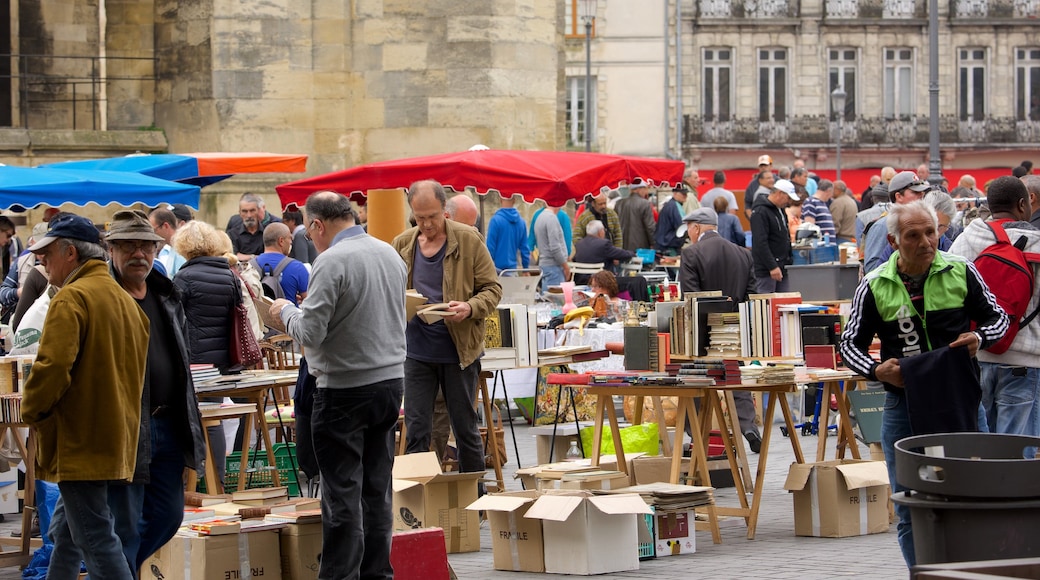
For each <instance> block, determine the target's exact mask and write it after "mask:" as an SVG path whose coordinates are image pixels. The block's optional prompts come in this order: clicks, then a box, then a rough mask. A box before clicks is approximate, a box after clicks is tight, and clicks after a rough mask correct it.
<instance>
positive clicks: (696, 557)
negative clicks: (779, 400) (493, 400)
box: [0, 421, 908, 580]
mask: <svg viewBox="0 0 1040 580" xmlns="http://www.w3.org/2000/svg"><path fill="white" fill-rule="evenodd" d="M514 427H515V432H516V440H517V444H518V445H519V448H520V456H521V463H522V464H523V466H525V467H528V466H531V465H532V464H533V463H534V462H535V442H534V436H533V435H531V434H530V433H529V432H528V427H527V426H526V425H524V424H522V422H520V421H517V422H516V423H515V425H514ZM506 437H507V448H508V450H509V463H508V465H507V466H506V468H505V472H506V473H505V476H506V487H507V489H510V490H514V489H516V490H518V489H521V487H520V482H519V480H514V479H512V477H513V472H514V471H515V470H516V468H517V463H516V458H515V457H514V455H515V453H514V451H513V449H514V447H513V435H512V432H511V430H510V429H509V426H508V425H506ZM801 440H802V447H803V449H804V451H805V454H806V456H807V457H814V456H815V451H816V438H815V437H802V439H801ZM828 442H829V443H830V450H831V451H830V453H829V455H830V456H833V454H834V451H833V449H834V442H833V438H832V439H830V440H829V441H828ZM864 453H866V449H864ZM758 457H759V456H758V455H754V454H752V455H750V461H751V472H752V473H755V471H756V469H757V464H758ZM793 460H794V454H793V452H792V451H791V445H790V443H789V441H788V440H787V439H786V438H784V437H783V436H781V434H780V431H779V428H777V427H774V431H773V436H772V441H771V442H770V453H769V458H768V464H767V469H766V483H765V491H764V494H763V500H762V511H761V514H760V518H759V523H758V532H757V535H756V537H755V539H754V540H748V539H747V537H746V528H745V527H744V523H743V520H742V519H737V518H729V519H726V520H724V521H723V522H722V543H721V544H718V545H716V544H712V542H711V535H710V533H708V532H706V531H703V532H697V552H696V553H695V554H691V555H685V556H671V557H666V558H658V559H654V560H647V561H643V562H640V565H639V570H638V571H632V572H625V573H617V574H609V575H603V576H600V577H601V578H632V579H635V578H646V579H653V580H669V579H679V578H682V579H687V578H711V579H715V578H719V579H729V578H733V579H737V578H739V579H746V580H751V579H763V580H765V579H769V580H774V579H781V578H799V579H815V578H835V577H849V578H863V579H885V580H888V579H893V578H906V577H908V574H907V570H906V567H905V566H904V565H903V560H902V557H901V555H900V553H899V547H898V546H897V544H896V536H895V526H894V525H893V526H892V527H891V529H890V530H889V532H888V533H884V534H874V535H870V536H860V537H853V538H842V539H828V538H803V537H796V536H795V535H794V509H793V507H792V500H791V496H790V494H788V492H786V491H784V489H783V484H784V480H785V478H786V477H787V469H788V467H789V466H790V464H791V462H792V461H793ZM716 497H717V502H718V504H719V505H737V499H736V494H735V492H734V490H733V488H728V489H721V490H719V491H718V492H717V496H716ZM18 519H19V518H18V516H17V514H15V515H10V514H9V515H7V516H6V521H4V522H2V523H0V535H2V536H5V537H9V536H10V535H11V531H13V530H15V529H17V527H18ZM8 549H11V548H8ZM633 549H634V548H633ZM448 559H449V561H450V562H451V565H452V568H453V569H454V570H455V573H456V574H457V575H458V577H459V578H460V579H462V580H481V579H489V580H493V579H509V580H523V579H527V578H543V579H544V578H545V576H544V575H542V574H530V573H522V572H499V571H495V570H494V569H493V566H492V563H491V562H492V560H491V539H490V529H489V528H488V526H487V523H486V522H485V523H484V524H483V526H482V528H481V550H480V551H479V552H473V553H469V554H452V555H450V556H449V558H448ZM16 578H21V574H20V573H19V571H18V569H17V568H0V580H13V579H16Z"/></svg>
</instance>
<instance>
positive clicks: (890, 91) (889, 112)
mask: <svg viewBox="0 0 1040 580" xmlns="http://www.w3.org/2000/svg"><path fill="white" fill-rule="evenodd" d="M895 91H896V73H895V69H893V68H892V67H885V90H884V94H885V98H884V114H885V117H886V118H889V119H890V118H892V117H894V116H895V110H896V104H895V94H896V93H895Z"/></svg>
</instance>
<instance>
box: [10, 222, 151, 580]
mask: <svg viewBox="0 0 1040 580" xmlns="http://www.w3.org/2000/svg"><path fill="white" fill-rule="evenodd" d="M29 250H30V251H31V252H33V253H34V254H36V255H37V256H38V257H39V258H40V261H41V263H42V264H43V266H44V268H46V270H47V278H48V279H49V281H50V283H51V284H53V285H54V286H57V287H60V288H61V290H59V291H58V293H57V294H55V296H54V299H53V300H51V304H50V308H48V311H47V318H46V321H45V322H44V326H43V335H42V336H41V338H40V348H39V352H38V353H37V355H36V362H35V363H33V368H32V372H31V373H30V374H29V379H28V380H27V381H26V384H25V389H24V393H23V395H22V419H23V420H25V422H27V423H29V424H30V425H32V426H33V427H34V428H36V431H37V434H38V437H39V449H38V451H37V453H36V469H37V471H36V475H37V477H39V478H41V479H44V480H47V481H52V482H55V483H57V484H58V489H59V490H60V491H61V499H60V500H59V501H58V505H57V507H56V508H55V511H54V518H53V519H52V521H51V527H50V530H49V531H48V533H49V534H50V537H51V539H52V540H53V541H54V551H53V553H52V554H51V562H50V570H49V576H50V577H53V578H75V577H77V576H78V575H79V564H80V559H81V558H82V559H83V560H85V561H86V564H87V571H88V572H89V573H90V575H91V577H94V578H106V579H109V578H114V579H129V578H134V576H135V575H134V573H133V571H132V570H131V567H130V565H129V564H128V563H127V559H126V557H125V556H124V555H123V545H122V543H121V542H120V540H119V538H118V536H116V533H115V529H114V519H113V515H112V510H111V509H110V507H109V503H108V490H109V487H111V486H117V485H123V484H125V483H127V482H129V481H130V480H131V479H132V478H133V476H134V469H135V467H136V464H137V443H138V438H139V432H140V425H141V394H142V390H143V387H144V376H145V364H146V357H147V355H148V317H147V316H145V313H144V312H143V311H142V310H141V308H140V307H138V306H137V303H136V302H135V301H134V299H133V298H131V297H130V295H128V294H127V293H126V292H124V291H123V289H122V288H121V287H120V286H119V284H118V283H117V282H116V281H115V280H114V279H113V278H112V276H111V275H110V274H109V271H108V266H107V265H106V264H105V250H104V248H103V247H102V246H101V238H100V236H99V234H98V231H97V229H96V228H95V227H94V224H93V223H91V222H90V220H88V219H86V218H84V217H80V216H76V215H71V214H65V215H61V216H59V217H57V218H55V219H53V220H51V222H50V228H49V229H48V231H47V234H46V236H44V237H43V238H42V239H40V240H39V241H37V242H36V244H34V245H33V246H32V247H30V248H29Z"/></svg>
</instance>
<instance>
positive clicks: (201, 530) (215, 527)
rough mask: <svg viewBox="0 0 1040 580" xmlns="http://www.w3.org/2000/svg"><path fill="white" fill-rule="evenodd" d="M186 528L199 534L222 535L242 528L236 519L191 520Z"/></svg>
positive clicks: (233, 532) (235, 532)
mask: <svg viewBox="0 0 1040 580" xmlns="http://www.w3.org/2000/svg"><path fill="white" fill-rule="evenodd" d="M188 528H189V529H191V531H193V532H197V533H198V534H199V535H200V536H223V535H224V534H237V533H238V532H240V531H241V530H242V524H240V523H239V522H237V521H229V520H213V521H204V522H192V523H191V524H189V525H188Z"/></svg>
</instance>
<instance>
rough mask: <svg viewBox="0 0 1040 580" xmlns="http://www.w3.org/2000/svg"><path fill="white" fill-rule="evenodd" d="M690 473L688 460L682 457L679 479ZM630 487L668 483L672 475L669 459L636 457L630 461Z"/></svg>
mask: <svg viewBox="0 0 1040 580" xmlns="http://www.w3.org/2000/svg"><path fill="white" fill-rule="evenodd" d="M689 472H690V458H689V457H684V458H683V460H682V464H681V465H680V466H679V477H682V476H684V475H686V474H688V473H689ZM629 473H631V474H632V485H643V484H646V483H657V482H661V481H664V482H667V481H669V479H670V477H671V474H672V458H671V457H647V456H643V457H637V458H636V459H635V460H633V461H632V470H631V471H629Z"/></svg>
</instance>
